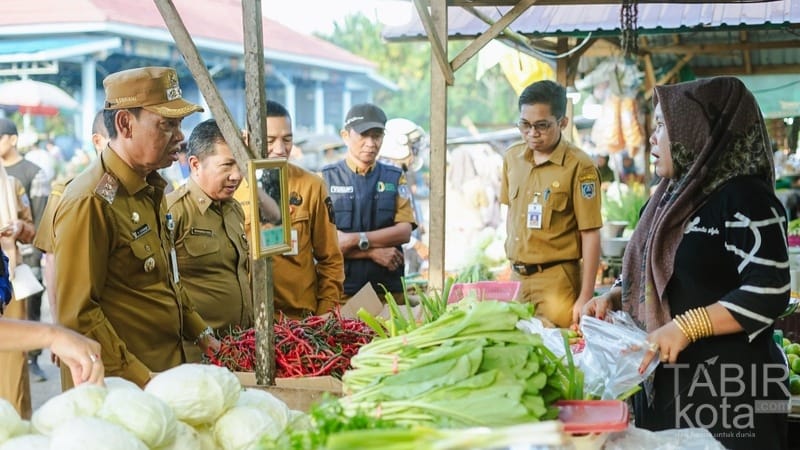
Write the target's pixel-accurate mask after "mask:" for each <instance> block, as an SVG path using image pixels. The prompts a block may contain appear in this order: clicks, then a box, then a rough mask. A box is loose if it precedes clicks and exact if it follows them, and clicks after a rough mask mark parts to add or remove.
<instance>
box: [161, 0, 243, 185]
mask: <svg viewBox="0 0 800 450" xmlns="http://www.w3.org/2000/svg"><path fill="white" fill-rule="evenodd" d="M153 1H154V2H155V4H156V7H158V11H159V12H160V13H161V17H162V18H163V19H164V23H166V25H167V28H168V29H169V32H170V34H172V39H174V40H175V45H176V46H177V47H178V51H180V52H181V54H182V55H183V59H184V61H185V62H186V66H187V67H189V70H190V71H191V72H192V77H194V80H195V82H196V83H197V86H198V87H199V88H200V92H201V93H202V94H203V98H205V100H206V103H208V107H209V108H210V109H211V114H213V115H214V118H215V119H217V123H218V124H219V128H220V131H222V136H223V137H224V138H225V142H227V144H228V146H229V147H230V148H231V152H233V156H234V157H235V158H236V163H237V164H239V167H242V168H243V169H242V170H244V168H245V167H247V161H248V160H249V159H250V158H251V156H252V154H251V153H250V150H249V149H248V148H247V146H246V145H244V141H243V140H242V133H241V131H240V130H239V127H237V126H236V123H234V121H233V118H232V116H231V112H230V111H229V110H228V106H227V105H226V104H225V102H224V101H223V100H222V96H221V95H220V94H219V91H218V90H217V86H216V85H215V84H214V80H213V79H212V78H211V74H210V73H209V72H208V68H207V67H206V64H205V62H203V57H202V56H200V52H198V51H197V47H196V46H195V45H194V42H193V41H192V37H191V36H190V35H189V31H188V30H186V26H185V25H184V24H183V20H182V19H181V16H180V14H178V10H177V9H175V5H174V4H173V3H172V0H153Z"/></svg>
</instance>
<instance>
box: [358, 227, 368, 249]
mask: <svg viewBox="0 0 800 450" xmlns="http://www.w3.org/2000/svg"><path fill="white" fill-rule="evenodd" d="M358 248H360V249H361V250H367V249H369V239H367V233H364V232H363V231H362V232H361V233H358Z"/></svg>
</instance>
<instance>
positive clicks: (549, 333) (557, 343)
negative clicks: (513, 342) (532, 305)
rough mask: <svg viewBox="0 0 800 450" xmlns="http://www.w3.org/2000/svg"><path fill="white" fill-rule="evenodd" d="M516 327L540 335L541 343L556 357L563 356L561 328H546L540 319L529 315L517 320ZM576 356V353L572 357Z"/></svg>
mask: <svg viewBox="0 0 800 450" xmlns="http://www.w3.org/2000/svg"><path fill="white" fill-rule="evenodd" d="M517 329H518V330H521V331H524V332H526V333H530V334H538V335H540V336H541V337H542V344H543V345H544V346H545V347H547V349H548V350H550V351H551V352H553V354H554V355H556V357H558V358H563V357H564V356H566V354H567V349H566V347H565V346H564V336H563V335H562V334H561V328H547V327H545V326H544V323H542V321H541V320H539V319H537V318H536V317H531V318H530V319H525V320H520V321H519V322H517ZM576 356H578V355H577V354H576V355H574V356H573V358H574V357H576Z"/></svg>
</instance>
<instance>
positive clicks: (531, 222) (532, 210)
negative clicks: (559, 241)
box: [527, 200, 542, 229]
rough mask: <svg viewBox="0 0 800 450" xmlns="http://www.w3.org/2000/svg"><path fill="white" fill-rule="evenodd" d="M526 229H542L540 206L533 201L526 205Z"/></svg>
mask: <svg viewBox="0 0 800 450" xmlns="http://www.w3.org/2000/svg"><path fill="white" fill-rule="evenodd" d="M527 219H528V220H527V223H528V228H530V229H541V228H542V204H541V203H539V202H538V201H536V200H534V201H533V203H531V204H529V205H528V215H527Z"/></svg>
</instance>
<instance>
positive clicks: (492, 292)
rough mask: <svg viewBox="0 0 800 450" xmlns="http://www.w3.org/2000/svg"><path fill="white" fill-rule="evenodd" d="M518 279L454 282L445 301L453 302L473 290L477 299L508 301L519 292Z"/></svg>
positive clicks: (514, 298) (514, 297)
mask: <svg viewBox="0 0 800 450" xmlns="http://www.w3.org/2000/svg"><path fill="white" fill-rule="evenodd" d="M519 286H520V282H519V281H478V282H477V283H455V284H454V285H453V286H452V287H451V288H450V294H449V295H448V296H447V303H455V302H457V301H459V300H461V299H462V298H464V297H466V296H467V295H469V294H470V292H475V295H476V297H478V300H498V301H502V302H510V301H512V300H516V298H517V294H519Z"/></svg>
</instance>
